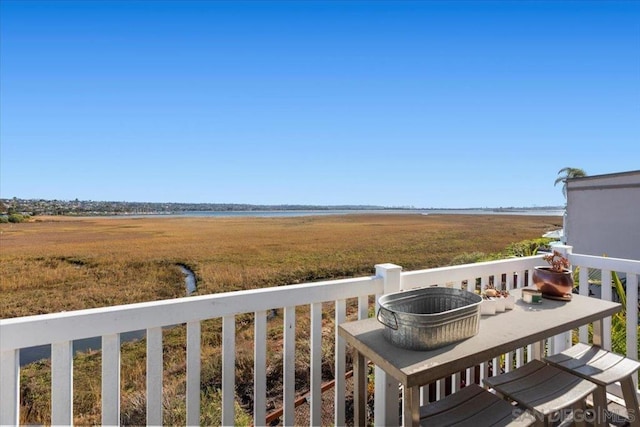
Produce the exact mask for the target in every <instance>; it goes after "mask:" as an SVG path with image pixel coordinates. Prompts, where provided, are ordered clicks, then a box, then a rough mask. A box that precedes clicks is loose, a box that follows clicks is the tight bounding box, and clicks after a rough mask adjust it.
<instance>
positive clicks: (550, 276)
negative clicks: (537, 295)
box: [533, 250, 573, 299]
mask: <svg viewBox="0 0 640 427" xmlns="http://www.w3.org/2000/svg"><path fill="white" fill-rule="evenodd" d="M542 259H544V260H545V261H547V262H548V263H549V265H548V266H538V267H534V268H533V283H534V285H535V286H536V287H537V288H538V290H539V291H540V292H542V295H544V296H551V297H559V298H567V299H568V298H571V291H572V290H573V274H572V272H571V270H570V269H569V260H568V259H567V258H566V257H564V256H563V255H562V254H561V253H560V252H558V251H556V250H554V251H553V253H550V254H548V255H545V256H544V257H542Z"/></svg>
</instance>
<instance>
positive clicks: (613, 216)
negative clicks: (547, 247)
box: [564, 170, 640, 259]
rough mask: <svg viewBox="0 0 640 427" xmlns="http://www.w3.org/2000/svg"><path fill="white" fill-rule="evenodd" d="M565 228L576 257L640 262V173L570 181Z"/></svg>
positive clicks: (568, 182) (590, 177) (597, 176)
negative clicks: (639, 260)
mask: <svg viewBox="0 0 640 427" xmlns="http://www.w3.org/2000/svg"><path fill="white" fill-rule="evenodd" d="M564 228H565V234H566V237H565V238H566V242H567V244H568V245H571V246H573V251H574V252H575V253H581V254H588V255H596V256H601V255H604V254H606V255H607V256H610V257H614V258H627V259H640V170H638V171H632V172H622V173H615V174H608V175H594V176H589V177H584V178H575V179H570V180H568V181H567V218H566V223H565V225H564Z"/></svg>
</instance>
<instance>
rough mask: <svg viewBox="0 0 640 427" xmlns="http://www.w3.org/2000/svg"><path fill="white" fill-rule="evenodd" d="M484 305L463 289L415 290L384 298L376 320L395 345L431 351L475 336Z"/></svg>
mask: <svg viewBox="0 0 640 427" xmlns="http://www.w3.org/2000/svg"><path fill="white" fill-rule="evenodd" d="M481 302H482V297H481V296H480V295H477V294H474V293H472V292H468V291H465V290H462V289H451V288H440V287H431V288H422V289H414V290H410V291H404V292H395V293H391V294H386V295H383V296H381V297H380V298H379V299H378V303H379V305H380V308H379V310H378V315H377V318H378V321H379V322H380V323H382V324H383V325H385V326H386V327H385V328H384V333H383V335H384V337H385V338H386V339H387V340H389V341H390V342H391V343H392V344H394V345H397V346H398V347H402V348H406V349H409V350H432V349H434V348H438V347H443V346H445V345H448V344H451V343H454V342H456V341H461V340H464V339H467V338H470V337H472V336H474V335H476V334H477V333H478V329H479V327H480V303H481Z"/></svg>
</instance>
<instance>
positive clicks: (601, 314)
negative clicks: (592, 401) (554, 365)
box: [338, 289, 622, 425]
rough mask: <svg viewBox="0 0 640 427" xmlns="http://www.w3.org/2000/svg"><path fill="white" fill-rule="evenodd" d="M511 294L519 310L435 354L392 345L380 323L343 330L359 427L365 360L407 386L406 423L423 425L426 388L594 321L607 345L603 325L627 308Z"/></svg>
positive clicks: (485, 321)
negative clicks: (350, 357) (532, 301)
mask: <svg viewBox="0 0 640 427" xmlns="http://www.w3.org/2000/svg"><path fill="white" fill-rule="evenodd" d="M511 293H512V294H513V295H514V296H515V297H516V304H515V308H514V309H513V310H507V311H505V312H502V313H497V314H495V315H492V316H482V317H481V320H480V330H479V332H478V334H477V335H475V336H473V337H471V338H468V339H466V340H463V341H459V342H457V343H453V344H450V345H448V346H445V347H441V348H438V349H435V350H430V351H413V350H405V349H402V348H400V347H397V346H394V345H392V344H391V343H389V342H388V341H387V340H386V339H385V338H384V337H383V330H384V328H385V326H384V325H382V324H381V323H380V322H378V320H377V319H375V318H369V319H364V320H358V321H354V322H346V323H343V324H341V325H339V328H338V333H339V335H340V336H341V337H343V338H344V339H345V341H346V342H347V344H349V345H351V346H352V347H353V349H354V350H355V353H354V381H355V390H354V399H355V402H354V403H355V414H354V415H355V416H354V422H355V425H365V421H366V420H365V403H366V402H365V401H364V400H365V399H364V390H366V388H365V387H366V384H365V381H366V373H365V371H364V370H365V366H364V361H365V359H368V360H371V361H372V362H373V363H374V364H376V365H377V366H378V367H380V368H381V369H383V370H384V371H385V372H386V373H387V374H389V375H391V376H392V377H393V378H395V379H397V380H398V382H400V383H401V384H403V386H404V389H405V404H404V408H405V409H404V420H405V424H406V425H418V424H419V421H420V419H419V417H420V413H419V409H420V408H419V407H420V402H419V396H420V386H422V385H425V384H430V383H432V382H434V381H436V380H439V379H441V378H445V377H447V376H449V375H453V374H455V373H456V372H460V371H463V370H464V369H466V368H469V367H472V366H476V365H478V364H480V363H483V362H487V361H488V360H490V359H491V358H493V357H497V356H499V355H501V354H504V353H507V352H509V351H512V350H516V349H518V348H521V347H525V346H527V345H529V344H534V343H539V342H540V341H542V340H544V339H546V338H549V337H552V336H554V335H558V334H560V333H563V332H566V331H569V330H571V329H574V328H577V327H579V326H582V325H585V324H587V323H590V322H594V343H596V344H601V336H602V335H601V331H602V320H603V319H604V318H606V317H608V316H611V315H612V314H614V313H616V312H618V311H619V310H620V309H621V308H622V306H621V305H620V304H618V303H614V302H610V301H603V300H600V299H596V298H589V297H585V296H581V295H575V294H574V295H573V298H572V300H571V301H569V302H564V301H555V300H549V299H543V301H542V303H541V304H536V305H531V304H526V303H524V302H523V301H522V300H521V299H520V290H519V289H515V290H513V291H511ZM539 356H540V355H538V357H539Z"/></svg>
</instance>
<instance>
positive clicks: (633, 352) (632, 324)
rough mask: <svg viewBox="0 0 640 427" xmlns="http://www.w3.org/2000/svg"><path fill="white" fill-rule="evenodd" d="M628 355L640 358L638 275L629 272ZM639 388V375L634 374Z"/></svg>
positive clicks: (636, 386)
mask: <svg viewBox="0 0 640 427" xmlns="http://www.w3.org/2000/svg"><path fill="white" fill-rule="evenodd" d="M626 309H627V357H629V358H631V359H634V360H638V351H637V349H638V275H637V274H631V273H630V274H627V307H626ZM633 383H634V384H635V388H636V389H637V388H638V376H637V375H634V376H633Z"/></svg>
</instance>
